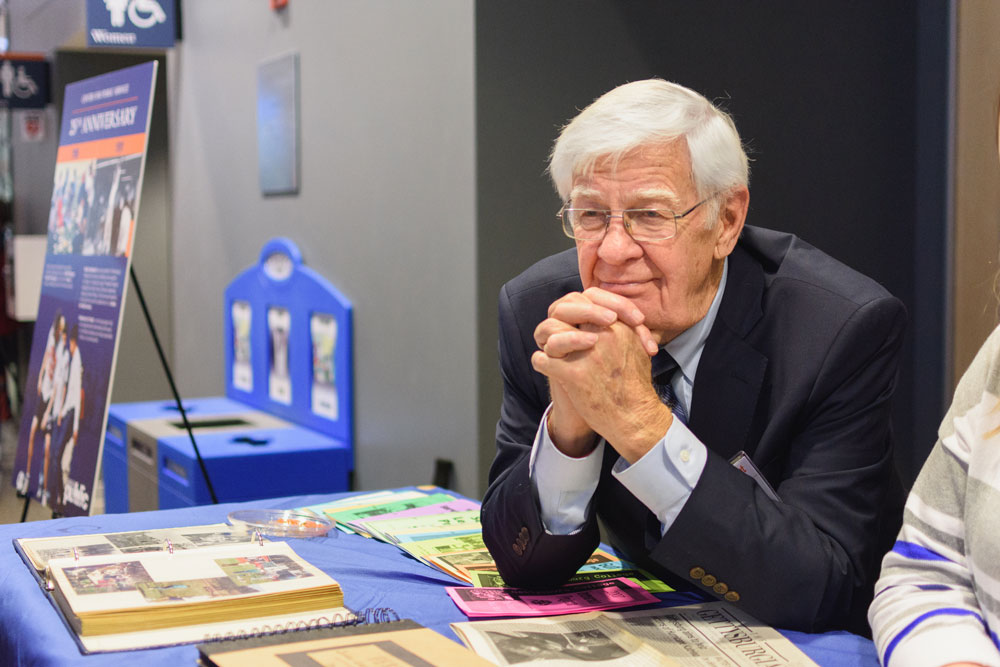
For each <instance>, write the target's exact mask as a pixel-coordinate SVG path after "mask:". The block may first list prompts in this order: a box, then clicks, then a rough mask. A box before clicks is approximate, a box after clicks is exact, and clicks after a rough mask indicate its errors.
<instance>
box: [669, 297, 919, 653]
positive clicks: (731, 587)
mask: <svg viewBox="0 0 1000 667" xmlns="http://www.w3.org/2000/svg"><path fill="white" fill-rule="evenodd" d="M904 327H905V311H904V309H903V307H902V304H901V303H900V302H899V301H898V300H897V299H895V298H893V297H890V296H884V297H881V298H877V299H874V300H871V301H868V302H866V303H864V304H863V305H861V306H859V307H858V308H857V309H856V310H855V311H854V312H853V314H852V315H851V316H850V317H849V318H847V319H846V321H845V322H844V324H843V326H842V327H841V329H840V331H839V333H837V335H836V336H835V338H834V340H833V344H832V345H831V346H830V347H829V350H828V352H827V354H826V357H825V358H824V359H823V360H822V362H821V364H820V365H819V372H818V373H817V374H816V375H815V378H814V379H813V380H812V382H811V384H810V387H809V389H808V392H807V393H808V396H805V397H804V400H803V401H802V402H801V404H799V403H796V407H797V409H796V410H795V415H794V417H792V418H789V417H788V416H787V415H783V416H782V419H783V421H784V422H786V424H785V426H780V425H778V424H777V422H778V421H779V420H778V419H776V418H775V415H774V414H771V415H769V416H768V418H769V419H770V420H771V423H768V424H766V425H765V426H764V427H763V428H764V435H763V437H762V439H761V445H760V446H759V447H758V449H757V454H763V455H764V456H771V457H772V460H759V459H755V460H756V462H757V464H758V466H760V467H762V468H764V469H765V470H766V474H767V475H768V476H769V477H770V478H771V481H772V483H774V486H775V487H776V489H777V492H778V494H779V496H780V497H781V501H780V502H775V501H773V500H772V499H770V498H769V497H768V496H767V495H766V494H765V493H763V491H762V490H761V489H760V488H759V487H758V486H757V484H756V483H755V482H754V481H753V480H752V479H751V478H750V477H749V476H747V475H745V474H743V473H742V472H740V471H738V470H737V469H736V468H734V467H733V466H731V465H729V463H728V462H727V461H726V460H725V459H723V458H722V457H721V456H719V455H718V454H715V453H713V452H711V451H710V452H709V459H708V462H707V464H706V466H705V470H704V472H703V474H702V477H701V479H700V480H699V482H698V484H697V485H696V486H695V489H694V491H693V493H692V495H691V497H690V499H689V500H688V502H687V503H686V505H685V506H684V508H683V509H682V511H681V513H680V514H679V515H678V517H677V520H676V521H675V522H674V524H673V525H672V526H671V528H670V530H668V531H667V532H666V534H665V535H664V536H663V538H662V539H661V540H660V542H659V543H658V544H657V545H656V546H655V547H654V548H653V549H652V551H651V553H650V556H651V558H652V559H653V560H654V561H655V562H656V563H657V564H658V565H660V566H661V567H663V568H665V569H667V570H669V571H671V572H673V573H675V574H677V575H679V576H682V577H686V578H687V579H688V580H689V581H690V582H692V583H694V584H695V585H697V586H698V587H700V588H701V590H703V591H705V592H707V593H709V594H712V595H715V596H717V597H720V598H723V599H726V600H728V601H730V602H733V603H735V604H738V605H739V606H741V607H743V608H744V609H746V610H747V611H748V612H749V613H751V614H752V615H754V616H756V617H757V618H759V619H760V620H762V621H764V622H765V623H768V624H770V625H775V626H778V627H783V628H789V629H796V630H803V631H817V630H825V629H830V628H845V627H846V628H848V629H851V630H853V631H855V632H862V633H866V630H867V626H866V625H865V624H864V616H865V614H864V612H865V609H866V607H867V604H868V602H869V601H870V600H871V592H872V589H871V586H872V583H873V578H874V572H875V570H876V568H877V563H878V558H879V557H880V556H881V553H882V551H881V547H880V541H879V540H878V537H877V536H878V532H879V529H880V525H881V522H882V521H883V518H882V517H883V511H882V508H883V503H884V501H885V500H886V490H887V488H888V486H889V481H890V479H891V478H892V475H893V474H894V469H893V462H892V444H891V443H892V438H891V426H890V397H891V396H892V393H893V390H894V388H895V384H896V374H897V365H898V357H899V353H900V348H901V345H902V339H903V331H904ZM788 422H790V423H788ZM768 428H775V429H780V428H784V429H786V430H784V431H783V432H781V433H779V434H777V435H775V434H769V433H768V431H767V429H768ZM768 441H769V444H764V443H765V442H768ZM775 441H780V442H775ZM885 546H886V548H887V547H888V544H887V545H885Z"/></svg>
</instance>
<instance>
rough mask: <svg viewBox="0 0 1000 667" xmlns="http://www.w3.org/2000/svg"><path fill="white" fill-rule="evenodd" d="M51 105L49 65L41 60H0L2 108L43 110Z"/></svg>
mask: <svg viewBox="0 0 1000 667" xmlns="http://www.w3.org/2000/svg"><path fill="white" fill-rule="evenodd" d="M48 103H49V63H48V62H47V61H45V60H43V59H41V58H25V59H20V58H17V57H14V58H2V59H0V106H7V107H10V108H12V109H42V108H44V107H45V105H46V104H48Z"/></svg>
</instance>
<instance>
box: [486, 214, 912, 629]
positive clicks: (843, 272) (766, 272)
mask: <svg viewBox="0 0 1000 667" xmlns="http://www.w3.org/2000/svg"><path fill="white" fill-rule="evenodd" d="M580 289H581V283H580V277H579V274H578V267H577V259H576V250H575V249H572V250H568V251H566V252H562V253H559V254H557V255H553V256H551V257H548V258H546V259H544V260H542V261H540V262H538V263H537V264H535V265H534V266H532V267H531V268H529V269H528V270H527V271H525V272H524V273H522V274H521V275H520V276H518V277H517V278H515V279H513V280H511V281H510V282H509V283H507V284H506V285H504V287H503V288H502V289H501V291H500V304H499V308H500V320H499V325H500V339H499V354H500V367H501V372H502V376H503V383H504V398H503V405H502V408H501V414H500V420H499V422H498V424H497V453H496V458H495V459H494V461H493V464H492V467H491V469H490V474H489V481H490V484H489V488H488V489H487V491H486V495H485V498H484V500H483V509H482V522H483V537H484V539H485V541H486V544H487V546H488V547H489V549H490V553H491V554H492V555H493V557H494V559H495V560H496V563H497V566H498V568H499V570H500V573H501V575H502V576H503V578H504V580H505V581H506V582H507V583H508V584H509V585H512V586H521V587H528V588H538V587H551V586H554V585H558V584H561V583H562V582H564V581H565V580H566V579H567V578H569V577H570V576H571V575H572V574H573V573H575V572H576V570H577V569H578V568H579V567H580V566H581V565H582V564H583V562H584V561H585V560H586V558H587V557H588V556H589V555H590V554H591V553H592V552H593V550H594V549H595V548H596V547H597V545H598V541H599V530H598V522H597V519H598V518H599V519H600V520H601V524H602V525H603V527H604V528H605V530H606V537H607V538H608V539H610V541H611V543H612V545H613V546H615V547H616V548H618V549H619V550H621V551H622V552H623V553H624V555H626V556H628V557H629V558H630V559H632V560H635V561H637V562H638V563H639V564H641V565H643V566H644V567H646V568H648V569H650V570H651V571H653V572H654V573H656V574H657V575H659V576H661V577H662V578H663V579H665V580H666V581H668V582H669V583H672V584H674V585H675V587H683V586H685V585H687V586H689V587H693V588H696V589H698V590H701V591H704V592H707V593H709V594H711V595H713V596H715V597H718V598H719V599H723V600H728V601H730V602H731V603H734V604H736V605H738V606H740V607H742V608H744V609H745V610H746V611H748V612H750V613H751V614H753V615H754V616H756V617H757V618H758V619H760V620H761V621H763V622H765V623H768V624H770V625H774V626H778V627H783V628H790V629H797V630H804V631H820V630H827V629H835V628H839V629H849V630H852V631H855V632H862V633H866V630H867V622H866V620H865V611H866V610H867V607H868V604H869V602H870V601H871V596H872V586H873V583H874V579H875V576H876V574H877V570H878V567H879V562H880V559H881V556H882V555H883V554H884V553H885V551H886V550H888V548H889V547H890V546H891V543H892V538H894V537H895V532H896V529H897V528H898V526H899V520H900V518H901V517H900V516H899V514H898V505H897V504H896V502H895V499H893V500H894V502H889V500H890V499H889V498H888V497H887V495H888V490H889V489H890V488H896V489H898V490H899V492H900V493H901V487H899V485H898V480H897V479H896V478H895V477H894V476H895V469H894V467H893V460H892V434H891V428H890V416H889V413H890V398H891V397H892V393H893V390H894V388H895V385H896V376H897V365H898V361H899V354H900V348H901V345H902V341H903V331H904V328H905V320H906V315H905V310H904V308H903V305H902V303H900V301H899V300H898V299H896V298H895V297H893V296H891V295H890V294H889V293H888V292H887V291H886V290H885V289H884V288H882V287H881V286H880V285H879V284H878V283H876V282H874V281H873V280H871V279H869V278H867V277H865V276H863V275H861V274H860V273H858V272H856V271H854V270H852V269H850V268H848V267H847V266H845V265H844V264H841V263H840V262H838V261H836V260H834V259H833V258H831V257H829V256H828V255H826V254H824V253H822V252H820V251H819V250H817V249H816V248H813V247H812V246H810V245H808V244H807V243H805V242H803V241H802V240H800V239H799V238H797V237H795V236H793V235H790V234H784V233H780V232H775V231H770V230H765V229H761V228H754V227H750V226H747V227H745V228H744V231H743V234H742V236H741V238H740V241H739V242H738V243H737V245H736V248H735V249H734V251H733V252H732V254H731V255H730V257H729V274H728V279H727V284H726V290H725V293H724V295H723V297H722V303H721V304H720V308H719V312H718V316H717V318H716V321H715V323H714V325H713V327H712V330H711V332H710V334H709V336H708V339H707V341H706V343H705V350H704V352H703V354H702V357H701V361H700V362H699V366H698V372H697V376H696V378H695V383H694V395H693V401H692V405H691V406H690V410H689V423H688V426H689V428H690V429H691V430H692V431H693V433H694V434H695V435H696V436H697V437H698V438H699V439H700V440H701V441H702V442H703V443H705V445H706V447H707V448H708V452H709V453H708V462H707V464H706V465H705V469H704V472H703V473H702V476H701V478H700V480H699V482H698V484H697V485H696V486H695V488H694V491H693V493H692V495H691V497H690V499H689V500H688V502H687V503H686V504H685V505H684V507H683V509H682V510H681V512H680V514H679V515H678V517H677V519H676V521H675V522H674V523H673V525H672V526H671V527H670V529H669V530H668V531H667V532H666V534H664V535H663V536H662V537H661V536H660V534H659V533H660V528H659V523H658V522H657V521H656V519H655V517H654V515H653V514H652V512H650V511H649V510H648V509H647V508H646V507H645V506H644V505H643V504H642V503H640V502H639V501H638V500H637V499H636V498H635V497H634V496H633V495H632V494H631V493H629V492H628V490H627V489H625V487H624V486H622V485H621V484H619V483H618V482H617V481H615V479H614V478H613V477H612V476H611V474H610V472H611V466H612V465H613V464H614V462H615V460H617V453H616V452H615V451H614V449H613V448H612V447H607V446H606V447H605V460H604V463H603V469H602V473H601V479H600V482H599V484H598V487H597V491H596V494H595V497H594V500H593V502H592V504H591V507H590V510H589V512H588V515H589V516H588V519H587V522H586V524H585V526H584V527H583V529H582V530H581V531H580V532H579V533H577V534H575V535H568V536H562V535H560V536H557V535H548V534H546V532H545V530H544V528H543V527H542V523H541V519H540V515H539V509H538V502H537V499H536V497H535V495H534V494H533V492H532V486H531V482H530V480H529V476H528V458H529V453H530V451H531V445H532V442H533V441H534V438H535V434H536V432H537V429H538V424H539V422H540V420H541V417H542V414H543V412H544V411H545V409H546V407H547V406H548V404H549V392H548V385H547V382H546V378H545V377H544V376H543V375H541V374H539V373H537V372H536V371H534V369H532V367H531V363H530V357H531V354H532V352H534V351H535V350H536V349H537V346H536V345H535V342H534V339H533V332H534V329H535V327H536V326H537V325H538V323H539V322H541V321H542V319H544V318H545V317H546V313H547V309H548V306H549V305H550V304H551V303H552V302H553V301H555V300H556V299H558V298H559V297H561V296H562V295H564V294H566V293H567V292H571V291H577V290H580ZM741 450H743V451H745V452H746V453H747V454H749V455H750V457H751V458H752V460H753V461H754V462H755V463H756V465H757V467H758V468H759V469H760V470H761V471H762V472H763V474H764V476H765V477H766V478H767V480H768V481H769V482H770V483H771V485H772V486H773V487H774V489H775V490H776V491H777V493H778V495H779V496H780V498H781V501H780V502H776V501H774V500H772V499H771V498H769V497H768V496H767V495H766V494H765V493H764V492H763V491H762V490H761V488H760V487H759V486H758V485H757V484H756V483H755V482H754V481H753V480H752V479H751V478H750V477H749V476H747V475H746V474H744V473H743V472H741V471H739V470H738V469H736V468H735V467H733V466H732V465H731V464H730V463H729V460H730V459H731V457H732V456H733V455H735V454H736V453H737V452H739V451H741ZM894 485H895V486H894ZM887 506H888V508H887ZM889 508H891V509H889ZM893 510H895V511H893Z"/></svg>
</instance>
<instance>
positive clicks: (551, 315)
mask: <svg viewBox="0 0 1000 667" xmlns="http://www.w3.org/2000/svg"><path fill="white" fill-rule="evenodd" d="M644 319H645V318H644V316H643V314H642V312H641V311H640V310H639V309H638V308H636V306H635V304H633V303H632V302H631V301H630V300H628V299H627V298H625V297H623V296H621V295H619V294H615V293H613V292H608V291H606V290H602V289H600V288H597V287H590V288H588V289H586V290H584V291H583V292H582V293H581V292H572V293H570V294H567V295H566V296H564V297H562V298H560V299H559V300H557V301H555V302H554V303H553V304H552V305H551V306H549V311H548V317H547V318H546V319H545V320H543V321H542V322H541V323H540V324H539V325H538V326H537V327H536V328H535V343H536V344H537V345H538V351H537V352H535V353H534V354H532V356H531V365H532V366H533V367H534V369H535V370H536V371H538V372H539V373H541V374H543V375H545V376H546V377H547V378H548V379H549V391H550V392H551V394H552V409H551V410H550V411H549V416H548V430H549V437H550V438H551V439H552V442H553V443H554V444H555V446H556V447H557V448H558V449H559V450H560V451H561V452H563V453H564V454H566V455H567V456H573V457H582V456H586V455H588V454H590V453H591V452H592V451H593V450H594V448H595V447H596V446H597V436H601V437H603V438H604V439H605V440H606V441H607V442H608V443H609V444H610V445H611V446H612V447H614V448H615V449H616V450H617V451H618V453H619V454H620V455H621V456H622V457H623V458H624V459H625V460H626V461H628V462H629V463H635V462H636V461H638V460H639V459H640V458H642V456H643V455H644V454H645V453H646V452H647V451H649V450H650V449H651V448H652V447H653V446H654V445H655V444H656V443H657V442H658V441H659V440H660V439H661V438H663V435H664V433H666V432H667V429H668V428H669V427H670V423H671V421H672V420H673V415H672V414H671V412H670V409H669V408H668V407H667V406H665V405H664V404H663V403H662V402H661V401H660V399H659V396H657V394H656V390H655V389H654V388H653V384H652V381H651V380H650V368H651V361H650V360H651V359H652V357H653V356H654V355H655V354H656V352H657V349H658V347H659V346H658V344H657V341H656V338H655V337H654V335H653V334H652V333H651V332H650V330H649V329H648V328H647V327H646V325H645V324H644V323H643V322H644Z"/></svg>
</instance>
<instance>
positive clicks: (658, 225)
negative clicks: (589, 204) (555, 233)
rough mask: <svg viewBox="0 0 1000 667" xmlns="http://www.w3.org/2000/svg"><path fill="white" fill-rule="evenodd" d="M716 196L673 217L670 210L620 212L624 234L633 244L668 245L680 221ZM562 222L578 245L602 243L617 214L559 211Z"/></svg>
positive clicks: (583, 209) (639, 209)
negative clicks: (579, 242) (590, 242)
mask: <svg viewBox="0 0 1000 667" xmlns="http://www.w3.org/2000/svg"><path fill="white" fill-rule="evenodd" d="M714 196H715V195H710V196H708V197H706V198H705V199H702V200H701V201H700V202H698V203H697V204H695V205H694V206H692V207H691V208H689V209H688V210H686V211H684V212H683V213H674V212H673V211H672V210H671V209H668V208H627V209H624V210H622V211H620V214H621V219H622V223H623V224H624V225H625V231H626V232H627V233H628V235H629V236H631V237H632V238H633V239H634V240H636V241H640V242H644V241H666V240H667V239H672V238H673V237H675V236H676V235H677V221H678V220H680V219H681V218H684V217H686V216H688V215H690V214H691V213H692V212H693V211H694V210H695V209H696V208H698V207H699V206H701V205H702V204H704V203H705V202H707V201H708V200H709V199H711V198H712V197H714ZM558 216H559V219H560V220H562V228H563V232H564V233H565V234H566V236H568V237H570V238H571V239H576V240H577V241H600V240H601V239H603V238H604V235H605V234H607V232H608V226H609V225H610V224H611V220H612V218H614V217H616V216H615V211H610V210H608V209H603V208H569V207H566V206H563V207H562V208H561V209H559V213H558Z"/></svg>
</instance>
